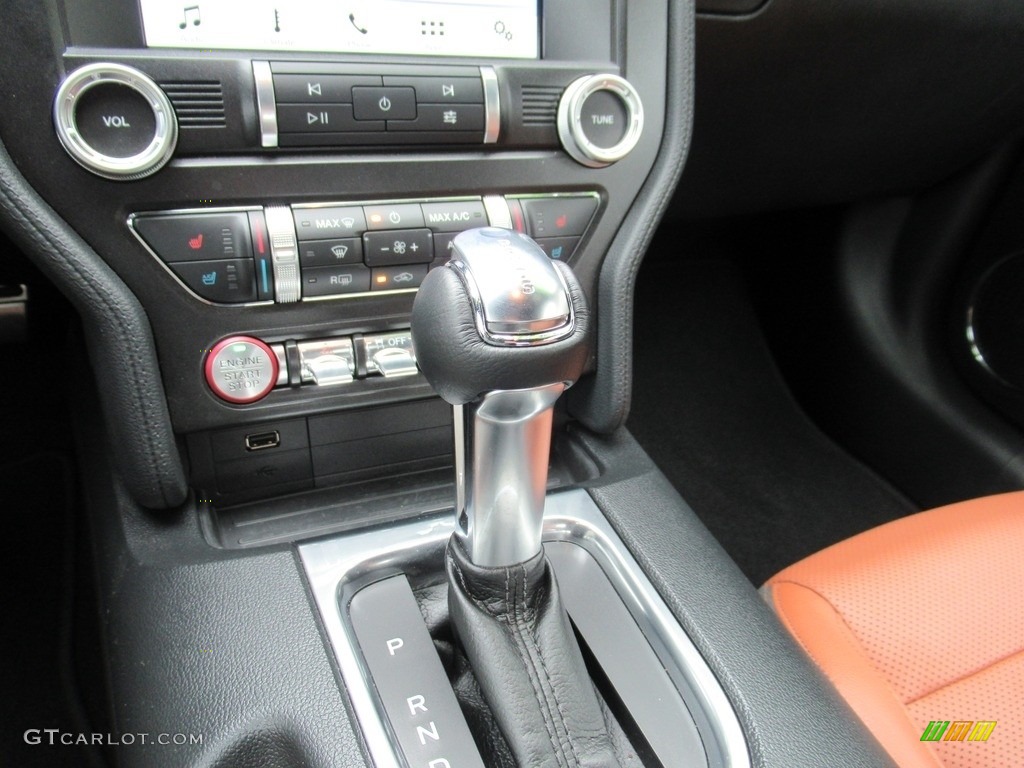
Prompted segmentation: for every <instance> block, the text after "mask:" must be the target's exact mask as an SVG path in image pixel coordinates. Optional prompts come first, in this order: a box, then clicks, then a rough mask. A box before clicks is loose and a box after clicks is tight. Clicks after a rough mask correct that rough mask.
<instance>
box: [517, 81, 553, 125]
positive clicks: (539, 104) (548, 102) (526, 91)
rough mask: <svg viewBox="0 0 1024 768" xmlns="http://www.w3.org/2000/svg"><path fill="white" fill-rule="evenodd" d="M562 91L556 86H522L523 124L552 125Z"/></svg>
mask: <svg viewBox="0 0 1024 768" xmlns="http://www.w3.org/2000/svg"><path fill="white" fill-rule="evenodd" d="M562 90H563V89H562V88H561V87H559V86H557V85H524V86H523V90H522V95H523V124H524V125H554V124H555V119H556V118H557V117H558V100H559V99H560V98H561V96H562Z"/></svg>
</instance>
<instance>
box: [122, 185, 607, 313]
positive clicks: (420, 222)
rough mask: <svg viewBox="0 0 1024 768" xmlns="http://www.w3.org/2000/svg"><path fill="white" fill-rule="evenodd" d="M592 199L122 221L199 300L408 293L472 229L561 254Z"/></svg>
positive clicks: (438, 201) (594, 204)
mask: <svg viewBox="0 0 1024 768" xmlns="http://www.w3.org/2000/svg"><path fill="white" fill-rule="evenodd" d="M599 202H600V198H599V196H598V194H597V193H596V192H587V193H567V194H544V195H505V196H500V195H487V196H479V197H459V198H431V199H424V200H388V201H359V202H325V203H314V204H301V205H291V206H288V205H262V206H245V207H235V208H203V209H193V210H175V211H159V212H146V213H136V214H132V216H130V217H129V220H128V225H129V227H130V228H131V230H132V232H134V234H135V235H136V237H138V239H139V240H140V241H141V242H142V243H143V244H144V245H145V246H146V248H147V249H148V250H149V251H150V253H152V254H153V255H154V256H155V257H156V258H157V259H158V260H159V261H160V263H161V264H163V265H164V266H165V267H166V268H167V270H168V271H169V272H170V273H171V274H172V275H173V276H174V277H175V279H176V280H177V281H178V282H179V283H180V284H181V285H182V286H183V287H184V288H185V289H186V290H187V291H188V292H189V293H191V294H192V295H193V296H194V297H196V298H197V299H200V300H202V301H205V302H207V303H212V304H217V305H228V306H239V305H243V306H244V305H248V304H254V303H274V302H276V303H281V304H286V303H292V302H296V301H315V300H321V299H336V298H346V297H354V296H367V295H374V294H379V293H381V292H392V293H393V292H406V291H415V290H416V289H417V288H418V287H419V285H420V283H422V281H423V278H424V277H426V275H427V272H428V271H429V270H430V269H433V268H435V267H437V266H440V265H442V264H444V263H445V262H447V261H448V258H449V255H450V249H451V244H452V240H454V238H455V236H456V235H457V234H458V233H459V232H461V231H463V230H466V229H472V228H474V227H482V226H495V227H503V228H505V229H511V230H515V231H517V232H523V233H525V234H528V235H531V236H532V237H533V238H534V239H535V240H536V241H537V243H538V244H539V245H540V246H541V248H543V249H544V251H545V252H546V253H547V254H548V256H550V257H551V258H553V259H559V260H568V259H569V258H571V257H572V255H573V253H574V251H575V250H576V248H577V246H578V245H579V243H580V241H581V239H582V238H583V237H584V236H585V235H586V233H587V231H588V229H589V228H590V226H591V224H592V223H593V221H594V220H595V218H596V215H597V211H598V208H599Z"/></svg>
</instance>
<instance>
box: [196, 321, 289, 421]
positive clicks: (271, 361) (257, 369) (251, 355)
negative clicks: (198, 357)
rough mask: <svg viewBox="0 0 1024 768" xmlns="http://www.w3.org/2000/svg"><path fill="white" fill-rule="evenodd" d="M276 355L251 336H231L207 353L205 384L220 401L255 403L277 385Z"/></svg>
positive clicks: (277, 366) (239, 403)
mask: <svg viewBox="0 0 1024 768" xmlns="http://www.w3.org/2000/svg"><path fill="white" fill-rule="evenodd" d="M279 370H280V368H279V363H278V361H277V354H276V353H275V352H274V350H272V349H271V348H270V347H269V346H268V345H267V344H265V343H264V342H262V341H260V340H259V339H254V338H253V337H252V336H231V337H229V338H227V339H223V340H222V341H220V342H218V343H217V344H216V345H214V347H213V349H211V350H210V352H209V354H208V355H207V356H206V364H205V366H204V372H205V374H206V383H207V384H209V385H210V389H212V390H213V393H214V394H215V395H217V397H219V398H220V399H221V400H225V401H227V402H229V403H235V404H238V405H244V404H246V403H255V402H256V401H257V400H260V399H262V398H264V397H266V396H267V394H269V392H270V390H272V389H273V388H274V387H275V386H276V385H277V374H278V371H279Z"/></svg>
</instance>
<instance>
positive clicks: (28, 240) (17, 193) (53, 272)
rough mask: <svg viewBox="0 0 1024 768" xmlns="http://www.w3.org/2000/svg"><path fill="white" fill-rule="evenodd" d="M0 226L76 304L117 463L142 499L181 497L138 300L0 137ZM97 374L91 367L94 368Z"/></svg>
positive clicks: (166, 501) (157, 501) (172, 502)
mask: <svg viewBox="0 0 1024 768" xmlns="http://www.w3.org/2000/svg"><path fill="white" fill-rule="evenodd" d="M0 225H2V226H3V228H4V230H5V231H6V232H7V234H8V235H9V236H10V237H11V239H12V240H14V241H15V242H16V243H17V244H18V245H19V246H20V247H21V248H22V249H24V251H25V255H26V256H27V257H28V258H29V259H30V260H31V261H32V262H33V263H34V264H35V265H36V266H37V267H38V268H39V269H40V270H41V271H42V272H43V274H44V275H46V276H47V277H48V278H49V279H50V280H52V281H53V283H54V284H55V285H56V286H57V287H58V288H59V289H60V291H61V292H62V293H63V294H64V295H65V296H66V297H67V298H68V300H69V301H70V302H71V303H72V304H73V305H74V306H75V308H76V309H77V310H78V312H79V314H80V316H81V318H82V323H83V326H84V330H85V338H86V344H87V346H88V348H89V356H90V359H91V361H92V364H93V367H94V369H95V370H96V371H97V372H99V371H118V372H119V375H117V376H104V377H103V378H102V380H99V381H97V389H98V390H99V396H100V401H101V404H102V408H103V413H104V416H105V422H106V425H107V429H108V430H109V431H110V435H111V437H112V440H111V442H112V444H113V446H114V451H115V453H116V459H117V466H118V467H119V468H120V471H121V476H122V480H123V481H124V483H125V485H126V486H127V488H128V490H129V491H130V492H131V494H132V496H134V497H135V499H136V500H137V501H138V502H139V503H140V504H142V505H143V506H146V507H149V508H151V509H164V508H169V507H174V506H177V505H179V504H181V503H182V502H183V501H184V500H185V497H186V494H187V492H188V488H187V485H186V480H185V472H184V469H183V467H182V462H181V457H180V455H179V453H178V449H177V446H176V445H175V443H174V434H173V431H172V429H171V420H170V414H169V413H168V410H167V401H166V399H165V397H164V389H163V384H162V382H161V381H160V369H159V366H158V363H157V357H156V347H155V343H154V341H153V334H152V330H151V329H150V325H149V319H148V318H147V317H146V313H145V311H144V310H143V308H142V305H141V304H140V303H139V301H138V300H137V299H136V298H135V296H134V294H132V293H131V291H130V290H129V289H128V287H127V286H126V285H125V284H124V283H123V282H122V281H121V279H120V278H119V277H118V276H117V275H116V274H115V273H114V272H113V271H112V270H111V269H110V267H108V266H107V265H106V264H105V263H104V262H103V260H102V259H101V258H100V257H99V255H98V254H96V252H95V251H93V250H92V249H91V248H90V247H89V245H88V244H86V243H85V241H83V240H82V239H81V238H80V237H79V236H78V235H77V234H76V233H75V232H74V231H73V230H72V229H71V228H70V227H69V226H68V224H67V223H66V222H65V221H64V220H63V219H62V218H60V216H58V215H57V213H56V212H55V211H54V210H53V209H52V208H50V206H48V205H47V204H46V202H45V201H44V200H43V199H42V198H41V197H40V196H39V194H38V193H36V191H35V190H34V189H33V188H32V187H31V185H30V184H29V183H28V181H27V180H26V179H25V177H24V176H22V175H21V173H20V172H19V171H18V169H17V167H16V166H15V165H14V161H13V160H12V159H11V157H10V155H9V154H8V153H7V149H6V147H4V145H3V143H2V142H0ZM97 375H98V373H97Z"/></svg>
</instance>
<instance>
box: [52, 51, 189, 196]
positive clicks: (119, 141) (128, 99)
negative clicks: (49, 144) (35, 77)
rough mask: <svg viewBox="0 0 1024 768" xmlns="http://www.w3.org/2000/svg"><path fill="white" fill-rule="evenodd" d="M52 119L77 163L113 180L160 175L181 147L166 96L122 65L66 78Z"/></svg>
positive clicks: (95, 66)
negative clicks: (177, 147) (175, 149)
mask: <svg viewBox="0 0 1024 768" xmlns="http://www.w3.org/2000/svg"><path fill="white" fill-rule="evenodd" d="M53 119H54V124H55V126H56V129H57V137H58V138H59V139H60V143H61V144H62V145H63V146H64V149H65V150H67V153H68V154H69V155H71V157H72V158H73V159H74V160H75V162H77V163H78V164H79V165H81V166H82V167H83V168H86V169H87V170H89V171H92V172H93V173H95V174H96V175H97V176H102V177H103V178H106V179H114V180H115V181H132V180H134V179H141V178H143V177H145V176H149V175H150V174H153V173H156V172H157V171H158V170H160V168H162V167H163V166H164V165H165V164H166V163H167V161H168V160H170V159H171V155H172V154H173V153H174V148H175V146H176V145H177V143H178V122H177V119H176V117H175V114H174V107H173V106H172V105H171V102H170V100H169V99H168V98H167V94H165V93H164V92H163V91H162V90H161V89H160V86H158V85H157V84H156V83H155V82H153V80H151V79H150V78H149V76H148V75H145V74H143V73H142V72H140V71H139V70H137V69H134V68H132V67H126V66H124V65H123V64H89V65H87V66H84V67H82V68H80V69H76V70H75V71H74V72H72V73H71V74H70V75H68V76H67V78H66V79H65V80H64V82H63V83H61V86H60V88H59V89H58V90H57V96H56V98H55V99H54V104H53Z"/></svg>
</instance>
